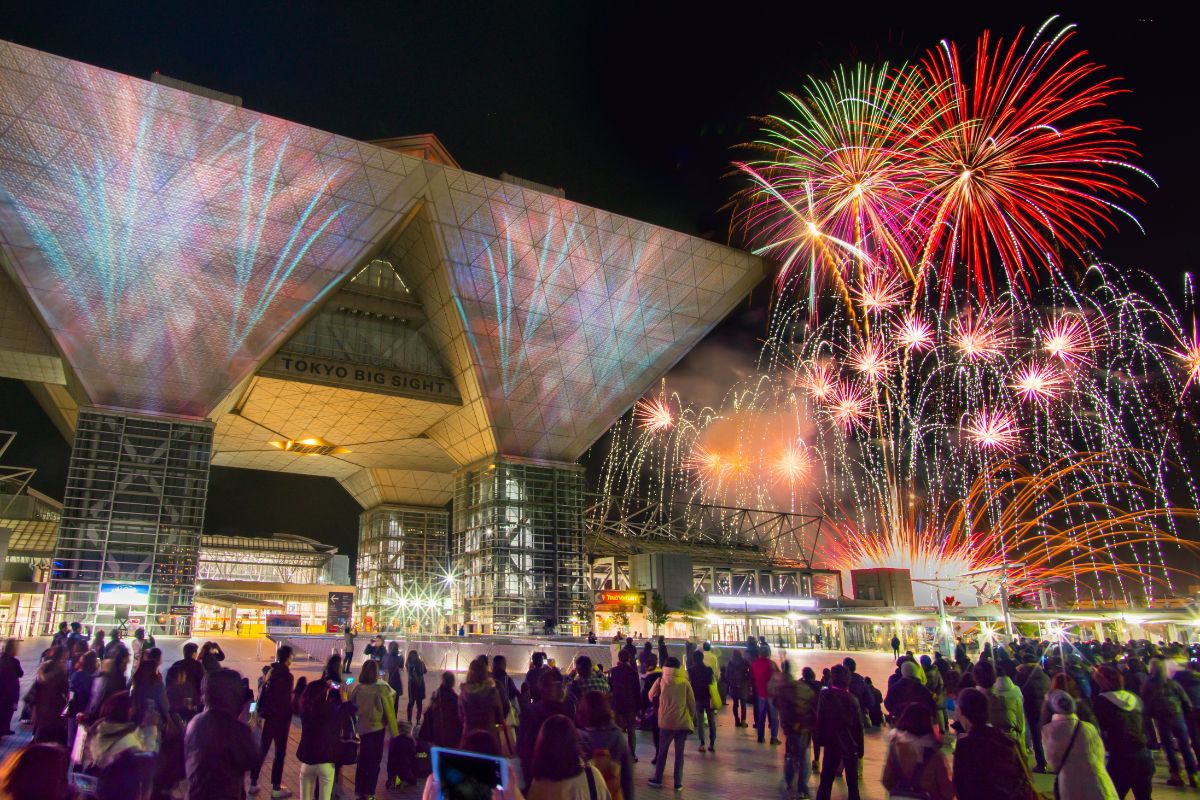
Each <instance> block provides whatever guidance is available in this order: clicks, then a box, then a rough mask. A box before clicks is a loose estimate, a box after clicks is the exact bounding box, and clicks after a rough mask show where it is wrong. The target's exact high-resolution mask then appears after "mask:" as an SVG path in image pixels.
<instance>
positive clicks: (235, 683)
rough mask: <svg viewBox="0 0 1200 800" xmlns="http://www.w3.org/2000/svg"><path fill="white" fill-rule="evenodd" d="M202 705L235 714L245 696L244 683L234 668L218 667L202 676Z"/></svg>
mask: <svg viewBox="0 0 1200 800" xmlns="http://www.w3.org/2000/svg"><path fill="white" fill-rule="evenodd" d="M203 694H204V705H205V706H207V707H208V708H211V709H217V710H220V711H224V712H225V713H227V714H231V715H236V714H237V713H238V712H239V711H241V708H242V700H243V698H244V697H245V696H246V684H245V683H243V682H242V676H241V675H240V674H238V672H237V671H236V670H232V669H228V668H225V669H218V670H216V671H214V672H210V673H209V674H208V675H206V676H205V678H204V684H203Z"/></svg>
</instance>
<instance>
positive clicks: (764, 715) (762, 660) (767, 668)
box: [750, 645, 781, 745]
mask: <svg viewBox="0 0 1200 800" xmlns="http://www.w3.org/2000/svg"><path fill="white" fill-rule="evenodd" d="M778 671H779V666H778V665H777V664H776V663H775V662H774V661H772V660H771V649H770V648H769V647H766V646H763V645H759V648H758V658H756V659H754V661H752V662H750V678H751V680H753V681H754V703H755V710H756V711H757V712H758V713H757V714H756V719H755V721H754V727H755V729H756V730H757V731H758V743H759V744H762V743H763V740H764V738H765V734H766V727H767V722H768V720H769V721H770V723H771V744H776V745H777V744H780V743H781V742H780V741H779V710H778V709H777V708H775V704H774V703H772V702H771V698H770V694H769V692H770V683H771V676H772V675H774V674H775V673H777V672H778Z"/></svg>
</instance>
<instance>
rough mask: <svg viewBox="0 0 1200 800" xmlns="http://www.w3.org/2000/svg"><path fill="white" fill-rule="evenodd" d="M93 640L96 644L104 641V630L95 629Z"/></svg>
mask: <svg viewBox="0 0 1200 800" xmlns="http://www.w3.org/2000/svg"><path fill="white" fill-rule="evenodd" d="M95 640H96V641H97V642H103V641H104V628H97V629H96V636H95Z"/></svg>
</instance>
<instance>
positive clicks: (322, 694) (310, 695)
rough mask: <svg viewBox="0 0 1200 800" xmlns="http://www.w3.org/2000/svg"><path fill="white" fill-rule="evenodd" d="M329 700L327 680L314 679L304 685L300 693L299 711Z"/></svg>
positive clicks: (304, 710) (302, 711)
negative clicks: (302, 691)
mask: <svg viewBox="0 0 1200 800" xmlns="http://www.w3.org/2000/svg"><path fill="white" fill-rule="evenodd" d="M327 700H329V681H327V680H316V681H313V682H312V683H310V684H308V685H307V686H305V687H304V693H303V694H301V695H300V712H301V713H304V712H306V711H308V710H310V709H311V708H312V707H313V706H314V705H315V704H317V703H323V702H325V701H327Z"/></svg>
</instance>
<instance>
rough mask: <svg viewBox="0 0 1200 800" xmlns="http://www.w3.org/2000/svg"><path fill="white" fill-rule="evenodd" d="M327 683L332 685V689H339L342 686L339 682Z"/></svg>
mask: <svg viewBox="0 0 1200 800" xmlns="http://www.w3.org/2000/svg"><path fill="white" fill-rule="evenodd" d="M329 685H330V686H331V687H333V688H334V689H341V688H342V685H341V684H340V683H331V684H329Z"/></svg>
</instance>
